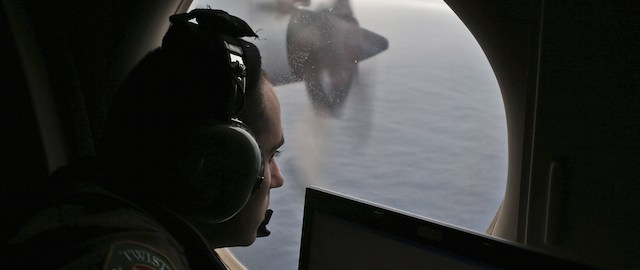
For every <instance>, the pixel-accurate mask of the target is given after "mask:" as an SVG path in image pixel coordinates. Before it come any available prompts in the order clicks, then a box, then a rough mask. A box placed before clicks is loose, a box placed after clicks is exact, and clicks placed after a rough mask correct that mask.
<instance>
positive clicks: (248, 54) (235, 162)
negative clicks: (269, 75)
mask: <svg viewBox="0 0 640 270" xmlns="http://www.w3.org/2000/svg"><path fill="white" fill-rule="evenodd" d="M193 19H195V20H196V22H197V24H196V23H192V22H190V21H191V20H193ZM170 22H171V27H170V29H169V31H168V32H167V34H166V35H165V37H164V39H163V43H162V47H161V50H162V51H170V52H171V53H178V52H179V51H180V50H194V48H190V47H189V46H190V44H189V43H190V42H191V41H195V43H198V44H200V45H202V44H204V45H203V46H204V47H198V46H196V47H198V48H197V49H204V50H206V51H207V53H210V54H212V55H215V59H211V60H210V61H209V62H210V63H208V64H212V65H223V67H222V68H220V69H217V71H216V73H217V74H210V75H211V77H215V78H217V79H218V80H220V81H218V82H215V83H216V84H217V85H215V86H211V91H226V93H224V95H221V96H224V97H228V100H227V101H226V102H224V103H226V104H225V109H224V112H223V115H217V116H216V117H215V118H216V119H215V120H208V121H207V122H206V123H204V124H203V125H201V126H200V127H198V128H197V129H196V131H195V132H192V134H191V135H190V138H189V140H188V145H187V149H186V152H187V153H188V155H187V156H186V158H185V160H184V163H183V165H182V166H181V168H182V169H181V172H182V173H181V177H182V178H183V179H185V178H186V181H188V187H187V188H186V189H184V191H183V194H182V195H181V196H178V200H180V201H179V202H178V203H177V205H178V206H176V207H177V208H178V209H177V210H178V212H180V213H181V214H186V215H189V216H192V217H193V216H195V217H203V218H204V219H206V220H207V221H208V222H223V221H225V220H228V219H230V218H231V217H233V216H234V215H236V214H237V213H238V212H239V211H240V210H241V209H242V208H243V207H244V205H245V204H246V203H247V201H248V200H249V197H250V196H251V194H253V192H255V191H256V190H257V189H259V188H260V187H261V186H262V183H263V181H264V175H263V174H264V160H263V157H262V152H261V149H260V147H259V144H258V142H257V141H256V139H255V136H254V135H253V133H252V132H251V130H250V129H249V128H248V127H247V126H246V125H245V124H243V123H242V122H241V121H240V120H238V119H237V116H238V114H239V113H240V112H241V111H242V109H243V108H244V105H245V101H246V94H247V92H246V91H258V90H259V79H260V77H259V76H260V65H261V62H260V53H259V51H258V49H257V47H256V46H255V45H254V44H252V43H250V42H247V41H245V40H242V39H240V38H241V37H257V35H256V34H255V33H254V32H253V30H252V29H251V28H250V27H249V26H248V25H247V24H246V22H244V21H243V20H241V19H239V18H237V17H235V16H232V15H229V14H228V13H226V12H224V11H221V10H212V9H195V10H193V11H191V12H189V13H183V14H176V15H173V16H171V17H170ZM185 41H189V42H185ZM206 55H208V54H204V56H205V57H206ZM221 59H224V60H223V61H220V60H221ZM207 61H208V60H207Z"/></svg>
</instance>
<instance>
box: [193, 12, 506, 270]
mask: <svg viewBox="0 0 640 270" xmlns="http://www.w3.org/2000/svg"><path fill="white" fill-rule="evenodd" d="M292 2H296V1H294V0H288V1H287V0H280V1H276V0H263V1H258V0H255V1H238V0H233V1H231V0H227V1H213V0H212V1H194V3H193V5H192V8H196V7H199V8H202V7H210V8H214V9H224V10H226V11H228V12H229V13H231V14H233V15H236V16H238V17H241V18H243V19H245V20H246V21H247V22H248V23H249V24H250V25H251V26H252V27H253V28H254V30H256V31H257V33H258V35H260V39H258V40H250V41H252V42H254V43H256V45H258V46H259V47H260V49H261V51H262V56H263V67H264V68H265V69H266V71H267V73H268V74H269V76H270V77H271V78H272V80H274V82H275V83H276V84H278V85H277V86H276V92H277V94H278V96H279V98H280V102H281V106H282V117H283V119H282V120H283V126H284V129H285V137H286V141H287V143H286V144H285V146H284V147H283V148H282V150H283V151H282V152H283V154H282V155H281V156H280V157H279V160H278V162H279V165H280V169H281V171H282V172H283V174H284V176H285V185H284V186H283V187H282V188H279V189H276V190H272V192H271V206H270V208H272V209H273V210H274V211H275V212H274V215H273V218H272V219H271V223H270V225H269V226H268V227H269V228H270V230H271V231H272V234H271V236H269V237H267V238H260V239H258V240H256V242H255V243H254V244H253V245H252V246H250V247H243V248H233V249H232V251H233V252H234V254H235V255H236V256H237V257H239V259H240V260H241V261H242V262H243V263H245V264H246V265H247V266H248V267H249V268H251V269H297V259H298V249H299V242H300V235H301V231H300V230H301V221H302V210H303V203H304V188H305V187H306V186H309V185H317V186H320V187H324V188H328V189H331V190H335V191H338V192H342V193H346V194H349V195H352V196H355V197H359V198H362V199H366V200H369V201H373V202H376V203H379V204H383V205H387V206H390V207H394V208H397V209H401V210H404V211H408V212H412V213H415V214H418V215H421V216H425V217H428V218H431V219H436V220H439V221H443V222H446V223H450V224H454V225H457V226H461V227H464V228H467V229H471V230H475V231H478V232H484V231H485V230H486V229H487V227H488V226H489V224H490V222H491V220H492V218H493V216H494V215H495V213H496V210H497V209H498V207H499V205H500V202H501V200H502V198H503V196H504V191H505V186H506V177H507V176H506V174H507V131H506V118H505V112H504V106H503V102H502V97H501V95H500V90H499V88H498V84H497V81H496V79H495V75H494V74H493V72H492V70H491V67H490V65H489V63H488V61H487V59H486V56H485V55H484V53H483V52H482V50H481V48H480V47H479V45H478V43H477V41H476V40H475V39H474V38H473V36H472V35H471V33H470V32H469V30H468V29H467V28H466V27H465V26H464V24H463V23H462V22H461V21H460V19H459V18H458V17H457V16H456V15H455V13H453V11H451V9H450V8H449V7H448V6H447V5H446V3H444V2H443V1H438V0H421V1H420V0H397V1H387V0H352V1H341V0H338V1H316V0H314V1H310V5H308V6H302V7H298V8H301V9H305V10H312V11H315V12H316V13H314V14H320V13H322V12H325V13H327V12H328V13H330V14H332V15H331V16H335V17H337V19H332V20H342V21H339V22H331V20H327V19H324V20H323V19H317V20H316V21H313V22H300V20H301V19H300V17H298V19H297V20H296V22H298V23H299V24H302V26H300V25H297V26H298V27H300V29H302V30H300V29H298V31H299V32H297V33H296V34H297V37H299V36H303V35H307V37H306V39H304V40H303V41H308V42H307V43H305V42H302V41H299V42H298V43H296V44H295V45H296V46H292V47H295V48H293V49H292V51H289V52H288V51H287V31H290V34H289V37H290V40H289V43H291V42H292V41H291V40H292V38H291V36H292V35H294V34H291V31H293V30H291V28H290V27H291V26H290V24H291V22H292V21H293V20H292V18H296V17H295V14H297V13H295V12H296V10H292V9H290V4H291V3H292ZM298 2H305V1H298ZM323 14H324V13H323ZM308 17H309V16H307V17H306V18H308ZM354 19H355V20H354ZM304 23H307V24H306V25H305V24H304ZM344 23H350V24H356V23H357V25H356V26H358V27H360V28H364V29H367V30H369V31H371V32H372V33H375V35H373V34H372V35H371V37H368V38H369V39H365V38H362V35H363V34H362V33H361V32H357V31H356V32H354V30H353V29H352V28H349V27H348V26H340V25H344ZM310 25H311V26H310ZM341 27H342V28H341ZM358 27H356V29H357V28H358ZM288 29H289V30H288ZM336 29H338V30H336ZM340 29H342V30H340ZM345 29H346V30H345ZM331 31H334V33H330V34H327V32H331ZM335 31H337V33H335ZM340 31H343V32H340ZM366 33H368V32H366ZM376 35H379V36H380V37H383V38H384V39H386V41H387V42H388V48H386V49H383V50H382V51H380V52H375V51H376V49H380V48H375V47H376V46H378V47H380V46H381V45H380V44H379V43H377V42H379V40H377V39H376V38H375V37H377V36H376ZM363 40H365V41H363ZM372 40H373V41H372ZM314 42H316V43H318V42H320V43H330V44H332V45H333V46H334V47H333V48H334V49H335V50H333V51H332V50H328V51H327V48H326V47H322V46H319V45H314V44H315V43H314ZM310 44H311V45H310ZM354 44H355V45H354ZM289 45H291V44H289ZM314 46H315V47H314ZM372 46H373V47H374V48H371V47H372ZM309 48H315V49H316V50H319V51H322V53H317V54H315V55H314V54H313V52H310V49H309ZM318 48H320V49H318ZM329 48H331V47H330V46H329ZM296 50H298V51H296ZM311 51H312V50H311ZM374 52H375V55H373V56H370V57H368V58H367V56H369V55H368V54H374ZM292 55H295V56H296V57H299V58H298V60H299V59H305V57H306V58H313V57H316V58H313V59H316V60H315V61H317V62H313V61H311V65H313V63H315V64H317V66H319V67H321V68H317V67H316V69H313V68H311V69H312V71H313V72H315V73H314V74H312V75H313V76H310V75H308V74H307V75H305V74H302V75H300V74H295V72H292V71H291V70H290V68H289V67H290V66H291V65H290V63H294V64H295V63H297V64H300V65H302V67H300V68H301V69H304V68H309V67H304V65H307V64H309V62H305V61H302V60H301V61H299V62H295V61H294V62H291V61H292V60H291V59H289V58H288V57H289V56H292ZM354 55H355V56H356V57H355V60H353V59H354ZM345 59H349V60H353V63H350V62H349V61H344V60H345ZM313 72H311V71H310V72H309V73H313ZM303 73H304V72H303ZM296 75H298V77H304V76H307V77H306V78H307V82H304V81H299V78H296ZM345 84H347V85H350V87H346V88H345V87H342V86H344V85H345ZM314 85H315V86H316V88H315V90H314V91H315V92H314V93H315V94H316V95H318V94H317V93H319V92H318V91H326V90H327V89H328V91H329V93H325V96H324V97H322V95H321V96H313V97H312V96H310V94H309V93H310V92H309V88H313V87H314ZM344 89H348V91H341V90H344ZM327 104H328V105H327Z"/></svg>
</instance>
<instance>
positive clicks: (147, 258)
mask: <svg viewBox="0 0 640 270" xmlns="http://www.w3.org/2000/svg"><path fill="white" fill-rule="evenodd" d="M103 269H105V270H129V269H131V270H175V269H176V267H175V265H174V264H173V263H172V262H171V261H170V260H169V259H168V258H167V256H165V255H164V254H162V253H161V252H160V251H158V250H156V249H154V248H152V247H150V246H148V245H145V244H142V243H137V242H131V241H124V242H118V243H114V244H112V245H111V249H110V251H109V254H108V255H107V259H106V260H105V264H104V267H103Z"/></svg>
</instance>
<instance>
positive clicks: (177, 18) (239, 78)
mask: <svg viewBox="0 0 640 270" xmlns="http://www.w3.org/2000/svg"><path fill="white" fill-rule="evenodd" d="M193 19H195V20H196V22H197V26H196V24H194V23H191V22H189V21H190V20H193ZM169 21H170V22H171V23H172V24H189V25H191V26H193V27H195V28H197V30H196V32H200V33H204V34H205V35H207V36H208V37H210V38H217V39H219V42H218V43H217V44H218V45H219V46H220V47H223V48H222V49H224V51H225V54H226V55H225V58H226V59H227V63H228V70H229V71H230V73H231V80H232V83H233V89H232V91H231V93H230V97H229V102H228V103H227V104H228V109H227V111H228V112H229V114H230V115H231V116H232V117H237V115H238V114H239V113H240V112H241V111H242V109H243V107H244V103H245V94H246V91H247V89H253V88H255V87H256V85H257V83H258V81H259V73H260V66H261V59H260V52H259V51H258V48H257V47H256V46H255V45H254V44H252V43H250V42H247V41H245V40H242V39H240V38H241V37H258V35H256V33H255V32H254V31H253V30H252V29H251V27H250V26H249V25H248V24H247V23H246V22H245V21H243V20H242V19H240V18H238V17H235V16H233V15H230V14H228V13H227V12H225V11H222V10H215V9H194V10H192V11H191V12H189V13H182V14H176V15H172V16H171V17H169ZM166 42H167V41H166V40H165V41H163V47H164V46H165V43H166Z"/></svg>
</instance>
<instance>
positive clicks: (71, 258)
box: [3, 185, 226, 270]
mask: <svg viewBox="0 0 640 270" xmlns="http://www.w3.org/2000/svg"><path fill="white" fill-rule="evenodd" d="M80 186H81V187H80V188H74V189H75V190H74V191H73V192H69V193H64V195H63V196H57V198H56V199H54V200H49V201H48V203H49V206H48V207H44V208H42V209H41V210H39V211H36V213H35V214H34V215H33V216H32V218H31V219H30V221H28V222H27V223H26V224H25V225H24V226H23V227H22V228H21V229H20V231H19V232H18V233H17V234H16V235H15V236H14V237H13V238H12V239H10V240H9V248H8V249H7V251H6V252H5V254H4V255H3V256H6V259H7V260H8V261H9V262H10V263H11V266H12V267H13V268H15V269H109V270H111V269H118V270H120V269H122V270H125V269H126V270H129V269H144V270H152V269H153V270H173V269H226V267H225V266H224V264H223V263H222V262H221V261H220V259H219V257H218V256H217V254H215V252H213V251H212V250H211V249H210V248H209V247H208V245H207V243H206V241H205V240H204V239H203V238H202V237H201V236H200V235H199V234H198V233H197V231H196V230H195V229H194V228H193V227H191V226H190V225H189V224H188V223H187V222H186V221H184V220H182V219H181V218H180V217H178V216H177V215H175V214H173V213H172V212H170V211H168V210H166V209H163V208H161V207H140V206H139V205H138V204H133V203H131V202H129V201H127V200H125V199H122V198H120V197H118V196H116V195H114V194H111V193H109V192H107V191H106V190H104V189H101V188H99V187H97V186H94V185H80Z"/></svg>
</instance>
